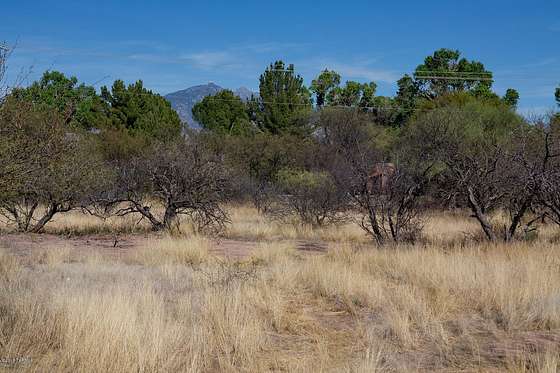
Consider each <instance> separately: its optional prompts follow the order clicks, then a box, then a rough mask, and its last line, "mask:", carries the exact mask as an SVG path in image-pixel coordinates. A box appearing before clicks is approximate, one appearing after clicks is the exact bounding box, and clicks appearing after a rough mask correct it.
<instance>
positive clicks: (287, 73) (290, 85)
mask: <svg viewBox="0 0 560 373" xmlns="http://www.w3.org/2000/svg"><path fill="white" fill-rule="evenodd" d="M259 82H260V84H259V92H260V100H257V103H258V106H260V108H259V110H256V112H254V115H255V117H256V119H257V123H258V125H259V127H260V128H261V129H262V130H263V131H267V132H270V133H273V134H279V133H286V132H288V133H295V132H301V131H302V130H303V129H304V128H303V127H305V125H306V123H305V122H306V121H305V116H306V115H307V114H308V113H309V112H310V111H311V96H310V92H309V90H308V89H307V88H306V87H305V86H304V84H303V78H302V77H301V76H299V75H296V74H295V71H294V65H288V66H286V65H285V64H284V62H282V61H276V62H275V63H274V64H271V65H270V66H269V67H268V68H267V69H266V71H265V72H264V73H263V74H262V75H261V76H260V79H259ZM252 105H253V107H255V106H256V105H255V102H253V103H252Z"/></svg>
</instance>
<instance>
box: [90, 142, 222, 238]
mask: <svg viewBox="0 0 560 373" xmlns="http://www.w3.org/2000/svg"><path fill="white" fill-rule="evenodd" d="M117 174H118V177H117V181H116V188H115V189H114V190H112V191H111V192H110V193H105V195H104V196H102V197H101V198H99V199H98V204H101V205H104V206H105V207H111V208H112V210H113V213H114V214H116V215H119V216H124V215H127V214H131V213H134V214H140V215H141V216H142V218H143V219H147V220H148V221H149V222H150V224H151V225H152V228H153V229H154V230H162V229H172V228H174V227H178V226H179V222H180V221H179V219H178V217H179V216H180V215H185V216H188V217H189V219H190V220H191V221H192V222H193V223H194V225H195V227H196V228H197V229H198V230H205V231H207V230H214V231H219V230H222V229H223V228H224V226H225V224H226V223H227V222H228V221H229V219H228V217H227V214H226V212H225V211H224V209H223V208H222V207H221V205H220V203H221V202H223V201H224V199H225V197H226V195H227V191H228V190H227V185H228V180H227V177H226V174H225V170H224V169H223V167H222V165H221V163H220V162H219V160H218V159H215V158H214V157H211V156H209V155H208V154H207V152H205V151H204V149H203V148H202V147H201V146H200V145H199V144H197V143H196V141H194V140H190V139H180V140H177V141H175V142H173V143H165V144H163V143H160V144H155V145H152V146H150V147H149V148H148V149H145V151H144V152H143V153H142V155H140V156H135V157H133V158H132V159H129V160H127V161H122V162H119V164H118V165H117ZM157 206H162V207H163V215H161V214H158V212H157V209H156V208H153V207H157Z"/></svg>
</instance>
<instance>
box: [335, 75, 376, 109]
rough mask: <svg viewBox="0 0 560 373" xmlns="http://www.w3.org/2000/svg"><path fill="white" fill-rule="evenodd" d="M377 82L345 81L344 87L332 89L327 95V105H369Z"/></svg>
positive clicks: (371, 102)
mask: <svg viewBox="0 0 560 373" xmlns="http://www.w3.org/2000/svg"><path fill="white" fill-rule="evenodd" d="M376 89H377V84H375V83H374V82H370V83H358V82H355V81H347V82H346V85H345V86H344V87H336V88H334V89H332V90H331V91H330V93H329V95H328V96H327V102H328V104H329V106H354V107H371V105H372V104H373V98H374V96H375V91H376Z"/></svg>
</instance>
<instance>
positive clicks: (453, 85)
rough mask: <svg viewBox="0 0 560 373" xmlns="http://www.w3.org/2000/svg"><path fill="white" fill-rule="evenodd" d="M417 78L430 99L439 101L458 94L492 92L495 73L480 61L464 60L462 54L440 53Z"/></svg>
mask: <svg viewBox="0 0 560 373" xmlns="http://www.w3.org/2000/svg"><path fill="white" fill-rule="evenodd" d="M414 77H415V79H416V80H417V81H419V83H420V88H421V90H422V91H423V93H424V94H425V95H426V96H428V97H437V96H440V95H443V94H446V93H450V92H457V91H481V92H483V91H489V90H490V88H491V87H492V83H493V80H492V73H491V72H490V71H488V70H486V68H485V67H484V64H482V63H481V62H479V61H474V60H473V61H469V60H467V59H466V58H461V52H459V51H458V50H452V49H446V48H442V49H438V50H437V51H435V52H434V53H433V55H431V56H427V57H426V58H425V59H424V63H423V64H421V65H418V66H417V67H416V70H415V72H414Z"/></svg>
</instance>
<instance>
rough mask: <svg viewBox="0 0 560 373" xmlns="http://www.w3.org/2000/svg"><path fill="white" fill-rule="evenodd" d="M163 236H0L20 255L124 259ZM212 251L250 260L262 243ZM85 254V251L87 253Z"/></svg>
mask: <svg viewBox="0 0 560 373" xmlns="http://www.w3.org/2000/svg"><path fill="white" fill-rule="evenodd" d="M159 237H160V236H158V235H155V234H144V235H143V234H135V235H119V236H113V235H85V236H75V237H64V236H59V235H53V234H29V233H26V234H21V233H8V234H0V247H3V248H6V249H8V250H10V251H12V252H14V253H15V254H17V255H22V256H25V255H29V254H30V253H31V252H33V251H39V250H42V249H52V248H70V249H75V250H80V251H87V252H89V253H99V254H102V255H107V256H113V257H117V258H124V257H126V256H128V255H130V254H131V253H133V252H134V251H135V250H138V249H140V248H146V247H149V245H150V242H152V241H153V240H157V239H158V238H159ZM213 242H214V247H213V250H212V252H213V253H214V254H216V255H220V256H224V257H227V258H232V259H243V258H246V257H249V256H250V255H251V253H252V252H253V251H254V249H255V248H256V247H257V246H258V245H259V244H260V242H258V241H244V240H232V239H214V240H213ZM284 242H289V243H292V244H294V246H295V247H296V248H297V249H298V250H301V251H302V252H305V253H309V254H316V253H322V252H325V251H326V250H327V244H326V243H324V242H313V241H304V240H297V241H284ZM84 253H85V252H84Z"/></svg>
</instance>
